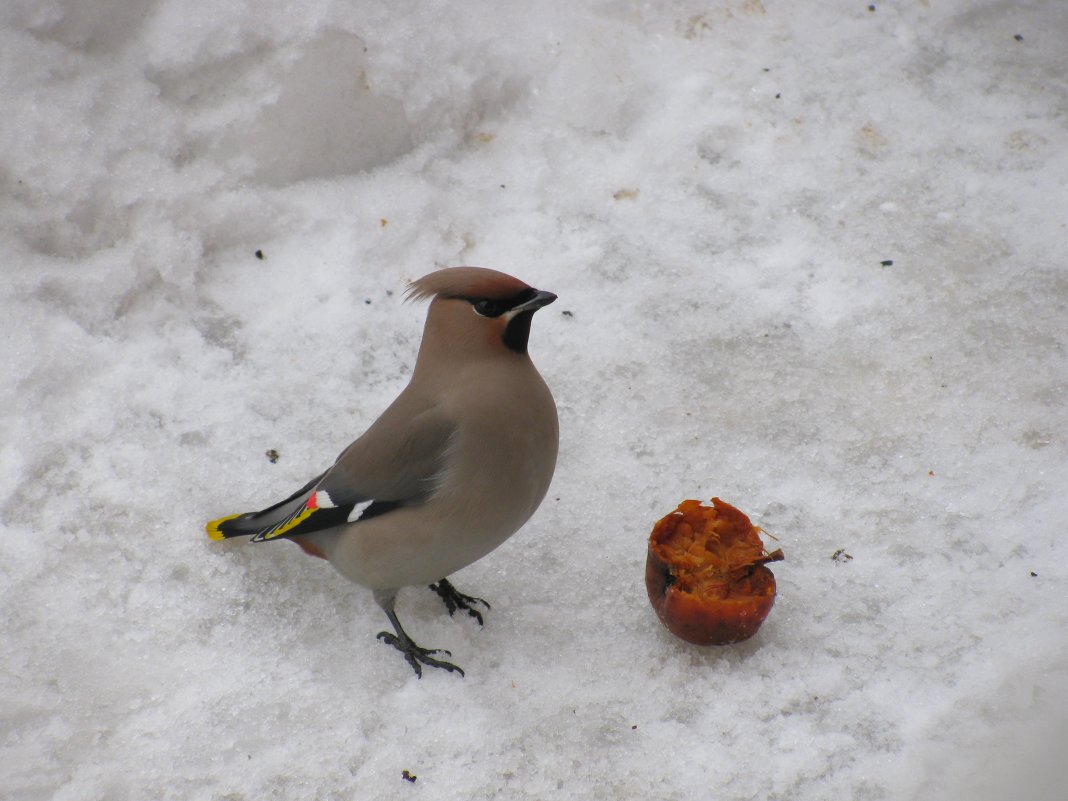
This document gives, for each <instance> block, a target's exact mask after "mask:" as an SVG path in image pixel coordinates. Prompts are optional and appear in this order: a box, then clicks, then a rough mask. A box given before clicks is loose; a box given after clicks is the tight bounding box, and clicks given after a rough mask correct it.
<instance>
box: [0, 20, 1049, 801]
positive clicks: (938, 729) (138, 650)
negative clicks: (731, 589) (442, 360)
mask: <svg viewBox="0 0 1068 801" xmlns="http://www.w3.org/2000/svg"><path fill="white" fill-rule="evenodd" d="M1066 41H1068V4H1065V3H1063V2H1061V0H1036V1H1035V2H1017V1H1016V0H1002V1H1001V2H983V1H982V0H970V1H967V0H897V1H896V2H886V1H885V0H876V2H875V4H874V6H872V7H871V8H869V6H868V4H867V3H866V2H849V3H846V2H817V0H794V1H793V2H779V1H778V0H763V2H760V0H748V1H747V2H742V0H730V1H729V2H715V1H714V0H713V2H704V3H700V2H695V1H692V0H687V1H686V2H675V3H665V2H659V3H657V2H652V3H640V4H631V3H623V2H619V3H611V2H602V3H597V4H594V3H586V4H581V3H574V2H559V3H545V2H539V3H522V4H520V3H515V4H505V3H500V2H488V0H487V1H478V2H465V3H445V2H428V3H411V2H408V3H384V2H343V0H309V1H308V2H303V3H300V4H299V6H298V4H294V3H290V2H264V1H263V0H256V1H255V2H246V1H245V0H211V2H201V3H193V4H191V3H187V2H178V0H155V1H154V2H136V1H135V0H100V2H95V3H84V2H78V0H5V2H4V4H3V7H2V9H0V111H2V115H0V268H2V270H3V281H2V282H0V302H2V304H3V305H2V308H3V317H2V320H0V337H2V347H3V354H4V355H3V378H2V379H0V400H2V404H0V442H2V449H0V520H2V536H0V591H2V603H3V610H4V612H3V617H2V622H0V636H2V645H0V796H2V797H3V798H4V799H6V800H7V801H25V800H29V799H33V800H35V801H36V799H57V801H74V800H80V799H109V800H116V801H122V800H124V799H129V801H144V799H219V800H220V801H222V800H223V799H225V800H226V801H239V800H242V799H247V801H261V800H262V799H364V798H367V799H372V798H423V799H486V798H501V799H545V798H589V799H679V801H682V800H683V799H685V800H686V801H690V800H691V799H706V798H707V799H713V798H714V799H718V800H720V801H733V800H734V799H762V800H763V801H772V800H775V799H780V800H785V799H790V800H791V801H793V800H794V799H797V800H802V799H803V800H805V801H823V800H824V799H857V800H861V799H917V800H919V799H924V801H926V800H927V799H936V800H937V799H968V801H985V800H987V799H989V801H997V800H998V799H1013V800H1014V801H1017V800H1019V799H1023V800H1024V801H1038V800H1041V801H1053V800H1054V799H1061V798H1063V795H1062V794H1061V793H1062V792H1063V787H1064V785H1065V782H1066V781H1068V767H1066V760H1065V759H1064V757H1065V752H1066V748H1068V747H1066V746H1065V742H1066V738H1068V629H1066V627H1068V539H1066V538H1065V530H1064V529H1065V524H1066V521H1068V492H1066V491H1065V490H1066V488H1068V411H1066V398H1068V358H1066V356H1068V352H1066V351H1068V257H1066V255H1065V254H1066V250H1068V226H1066V222H1068V212H1066V211H1065V209H1068V155H1066V154H1068V74H1066V71H1065V56H1064V52H1065V42H1066ZM257 250H259V251H261V253H262V255H263V258H262V259H259V258H257V257H256V255H255V253H256V251H257ZM891 262H892V263H891ZM457 264H478V265H483V266H487V267H496V268H498V269H502V270H505V271H507V272H510V273H513V274H515V275H518V276H520V277H521V278H523V279H525V280H527V281H529V282H530V283H532V284H535V285H536V286H538V287H541V288H545V289H550V290H552V291H554V292H557V293H558V294H559V295H560V301H558V303H557V304H555V305H554V306H551V307H549V308H548V309H546V310H545V311H543V312H541V313H539V314H538V315H537V318H536V319H535V325H534V331H533V336H532V346H531V351H532V355H533V357H534V359H535V362H536V363H537V364H538V365H539V367H540V368H541V370H542V372H543V374H544V375H545V377H546V379H547V381H548V383H549V384H550V386H551V387H552V388H553V391H554V393H555V395H556V398H557V401H558V404H559V408H560V415H561V426H562V443H561V458H560V463H559V466H558V469H557V472H556V477H555V480H554V484H553V488H552V489H551V490H550V495H549V497H548V499H547V500H546V503H545V504H544V506H543V507H542V509H541V510H540V511H539V513H538V514H537V515H536V516H535V518H534V519H533V520H532V521H531V523H530V524H528V525H527V527H526V528H525V529H524V530H523V531H521V532H520V533H519V534H518V535H517V536H515V537H514V538H513V539H512V540H510V541H509V542H508V543H507V544H506V545H505V546H503V547H502V548H500V549H499V550H498V551H496V552H494V553H493V554H492V555H491V556H489V557H488V558H486V559H484V560H483V561H482V562H480V563H477V564H475V565H473V566H471V567H470V568H468V569H466V570H464V571H463V572H462V573H460V574H458V575H457V576H455V582H456V584H457V586H458V587H460V588H461V589H464V590H467V591H469V592H473V593H475V594H478V595H483V596H485V597H486V598H488V599H489V600H490V601H491V602H492V603H493V610H492V612H491V613H490V614H489V615H488V619H487V625H486V627H485V628H484V629H482V630H479V629H478V627H477V626H476V625H475V624H474V623H473V621H470V620H468V619H460V618H459V617H458V618H456V619H449V618H448V617H447V616H446V615H445V614H444V612H443V609H442V608H441V606H440V604H439V602H438V600H437V599H436V598H435V597H434V596H433V595H432V594H431V593H429V592H428V591H426V590H420V589H411V590H406V591H405V592H403V593H402V594H401V597H400V605H399V609H400V612H401V616H402V619H403V620H405V621H406V623H407V625H408V628H409V630H411V631H412V632H413V634H414V635H416V638H417V639H418V640H419V641H420V642H422V643H424V644H426V645H434V646H441V647H446V648H449V649H451V650H452V652H453V656H454V659H455V661H457V662H458V663H459V664H460V665H462V666H463V667H464V668H465V669H466V670H467V672H468V673H467V677H466V678H464V679H460V678H458V677H457V676H455V675H448V674H445V673H441V672H434V673H432V674H429V675H427V676H425V677H424V678H423V680H422V681H418V680H416V679H415V677H414V675H413V674H412V673H411V671H410V670H409V669H408V667H407V666H406V665H405V664H404V662H403V661H402V660H401V659H400V658H399V657H398V655H397V654H396V653H395V652H393V651H391V650H390V649H387V648H385V647H383V646H382V645H381V644H379V643H378V642H377V641H376V640H375V634H376V632H378V631H379V630H380V629H382V628H383V627H384V626H385V624H386V621H385V619H384V617H383V616H382V615H381V613H380V611H379V610H378V609H377V607H375V605H374V603H373V601H372V599H371V597H370V594H369V593H368V592H366V591H365V590H361V589H360V588H357V587H354V586H351V585H348V584H346V583H345V582H344V581H343V580H342V579H341V578H340V577H338V576H337V575H336V574H335V573H334V572H333V571H332V570H331V569H330V568H329V567H328V566H327V565H325V564H324V563H322V562H320V561H318V560H312V559H308V558H306V557H305V556H303V554H301V553H300V551H299V550H298V549H297V548H295V547H293V546H291V545H289V544H277V545H271V546H267V545H264V546H256V547H253V546H249V545H247V544H244V543H242V542H227V543H224V544H214V543H211V542H210V541H209V540H208V539H207V538H206V537H205V536H204V534H203V524H204V521H205V520H207V519H209V518H211V517H214V516H219V515H222V514H225V513H231V512H237V511H242V510H244V509H248V508H255V507H257V506H262V505H264V504H266V503H267V502H270V501H272V500H275V499H277V498H278V497H279V496H280V495H282V494H286V493H288V492H290V491H292V490H293V489H295V488H296V487H297V486H299V485H300V484H302V483H303V482H304V481H305V480H306V479H307V478H309V477H310V476H311V475H313V474H314V473H316V472H317V471H319V470H321V469H322V468H323V467H324V466H326V465H327V464H329V463H330V461H331V460H332V459H333V458H334V456H335V455H336V454H337V452H338V451H339V450H340V449H341V448H342V447H343V446H344V445H345V444H347V443H348V442H349V441H350V440H351V439H352V438H354V437H355V436H356V435H357V434H359V433H360V432H361V431H362V430H363V428H364V427H365V426H366V425H367V424H368V423H369V422H370V421H371V420H373V419H374V418H375V416H377V414H378V413H379V412H380V411H381V410H382V409H383V408H384V407H385V405H386V404H387V403H388V402H389V401H390V400H391V399H392V398H393V396H394V395H395V394H396V393H397V392H398V391H399V390H400V389H401V387H402V386H403V385H404V383H405V381H406V380H407V376H408V373H409V370H410V368H411V366H412V361H413V358H414V354H415V349H416V346H417V343H418V339H419V335H420V330H421V324H422V316H423V313H424V308H423V307H421V306H419V305H414V304H403V303H402V302H401V292H402V290H403V288H404V285H405V282H406V281H408V280H410V279H412V278H416V277H418V276H420V275H422V274H424V273H426V272H429V271H430V270H431V269H434V268H435V267H438V266H448V265H457ZM268 449H275V450H277V451H278V454H279V458H278V460H277V462H276V463H272V462H271V461H270V460H268V458H267V457H266V455H265V452H266V451H267V450H268ZM712 495H719V496H721V497H723V498H724V499H726V500H728V501H730V502H732V503H734V504H736V505H738V506H739V507H741V508H742V509H744V510H745V511H747V512H748V513H749V514H750V515H751V516H752V517H753V519H754V522H756V523H757V524H758V525H761V526H763V527H764V528H766V529H768V530H769V531H771V532H772V533H774V534H775V535H776V536H777V537H778V538H779V545H780V546H781V547H782V548H783V549H784V550H785V551H786V556H787V561H786V562H784V563H782V564H779V565H776V566H775V573H776V576H777V578H778V582H779V597H778V601H777V604H776V606H775V609H774V610H773V611H772V614H771V616H770V618H769V619H768V621H767V623H766V624H765V626H764V628H763V629H762V630H761V631H760V633H759V634H758V635H757V636H756V637H755V638H754V639H753V640H751V641H749V642H747V643H745V644H742V645H738V646H734V647H727V648H711V649H700V648H697V647H692V646H688V645H686V644H685V643H682V642H680V641H677V640H675V639H673V638H672V636H671V635H670V634H669V633H668V632H667V631H666V630H664V629H663V628H661V627H660V625H659V624H658V622H657V620H656V618H655V616H654V615H653V612H652V610H651V608H650V607H649V604H648V601H647V599H646V596H645V588H644V585H643V568H644V560H645V541H646V537H647V535H648V532H649V529H650V527H651V525H652V523H653V522H654V521H655V520H656V519H657V518H659V517H660V516H661V515H663V514H664V513H666V512H667V511H669V510H671V509H672V508H673V507H674V506H675V504H676V503H677V502H678V501H680V500H682V499H683V498H689V497H694V498H699V499H704V500H707V499H708V498H710V497H711V496H712ZM838 549H845V551H846V552H848V553H849V554H850V555H851V556H852V557H853V558H852V560H851V561H835V560H832V558H831V556H832V554H833V553H835V551H837V550H838ZM842 558H843V559H844V557H842ZM404 770H408V771H410V772H411V773H412V774H414V775H415V776H416V777H417V780H416V781H415V782H414V783H411V782H407V781H405V780H404V778H403V777H402V771H404Z"/></svg>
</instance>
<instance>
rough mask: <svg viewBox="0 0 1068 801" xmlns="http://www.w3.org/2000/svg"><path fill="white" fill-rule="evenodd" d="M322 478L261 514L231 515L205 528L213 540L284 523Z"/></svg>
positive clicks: (301, 505) (313, 480) (210, 523)
mask: <svg viewBox="0 0 1068 801" xmlns="http://www.w3.org/2000/svg"><path fill="white" fill-rule="evenodd" d="M321 478H322V476H316V477H315V478H313V479H312V480H311V481H309V482H308V483H307V484H305V485H304V486H303V487H301V488H300V489H299V490H297V491H296V492H294V493H293V494H292V495H290V496H289V497H288V498H286V499H285V500H284V501H281V502H279V503H276V504H275V505H274V506H269V507H267V508H266V509H263V510H261V511H259V512H245V513H244V514H236V515H229V516H227V517H220V518H219V519H218V520H212V521H210V522H209V523H208V525H207V526H206V527H205V529H206V531H207V532H208V536H209V537H211V538H212V539H213V540H224V539H228V538H230V537H248V536H252V535H256V534H259V533H260V532H262V531H266V530H268V529H271V528H273V527H275V526H277V525H279V524H281V523H284V522H285V521H286V520H288V519H289V518H291V517H292V516H293V513H294V512H296V511H298V510H300V509H301V508H302V507H303V506H304V503H305V502H306V501H307V500H308V496H309V495H310V494H311V492H312V490H313V489H314V488H315V485H316V484H318V483H319V479H321Z"/></svg>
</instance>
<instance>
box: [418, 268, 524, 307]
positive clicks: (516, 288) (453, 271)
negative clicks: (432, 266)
mask: <svg viewBox="0 0 1068 801" xmlns="http://www.w3.org/2000/svg"><path fill="white" fill-rule="evenodd" d="M526 289H530V287H529V286H527V285H526V284H524V283H523V282H522V281H520V280H519V279H518V278H513V277H512V276H510V275H508V274H507V273H502V272H499V271H497V270H489V269H486V268H485V267H449V268H446V269H444V270H438V271H437V272H433V273H430V274H429V275H424V276H423V277H422V278H419V279H417V280H415V281H412V282H411V283H410V284H408V289H407V295H408V299H409V300H426V299H428V298H433V297H436V296H438V295H440V296H442V297H446V298H468V299H470V298H488V299H490V300H503V299H506V298H512V297H515V296H516V295H518V294H519V293H520V292H522V291H523V290H526Z"/></svg>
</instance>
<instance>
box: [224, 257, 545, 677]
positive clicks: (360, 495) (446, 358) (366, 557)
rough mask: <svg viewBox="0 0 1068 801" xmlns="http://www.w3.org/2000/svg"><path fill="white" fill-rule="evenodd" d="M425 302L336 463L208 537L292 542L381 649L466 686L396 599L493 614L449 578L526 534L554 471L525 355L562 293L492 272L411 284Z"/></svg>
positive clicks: (440, 274) (447, 273)
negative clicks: (422, 592) (390, 383)
mask: <svg viewBox="0 0 1068 801" xmlns="http://www.w3.org/2000/svg"><path fill="white" fill-rule="evenodd" d="M406 295H407V298H408V299H409V300H414V301H422V300H428V301H430V304H429V307H428V309H427V315H426V322H425V324H424V327H423V335H422V340H421V341H420V344H419V350H418V353H417V356H416V361H415V367H414V368H413V370H412V374H411V378H410V380H409V382H408V384H407V386H406V387H405V388H404V389H403V390H402V391H401V393H400V395H398V396H397V398H396V399H395V400H394V401H393V403H392V404H390V405H389V406H388V407H387V408H386V410H385V411H384V412H383V413H382V414H381V416H380V417H378V419H377V420H375V421H374V423H372V424H371V426H370V427H369V428H368V429H367V430H366V431H365V432H364V433H363V434H362V435H361V436H360V437H359V438H357V439H356V440H355V441H354V442H353V443H352V444H350V445H349V446H348V447H347V448H345V449H344V450H343V451H342V453H341V455H340V456H338V458H337V459H336V461H335V462H334V463H333V465H332V466H331V467H329V468H328V469H327V470H326V471H325V472H323V473H322V474H320V475H319V476H317V477H315V478H313V479H312V480H311V481H309V482H308V483H307V484H305V485H304V486H303V487H301V488H300V489H299V490H297V491H296V492H295V493H293V494H292V495H290V496H289V497H288V498H286V499H285V500H283V501H280V502H278V503H275V504H274V505H272V506H269V507H267V508H265V509H263V510H261V511H258V512H246V513H243V514H234V515H228V516H226V517H222V518H219V519H217V520H212V521H210V522H209V523H208V524H207V526H206V529H207V533H208V536H209V537H210V538H211V539H213V540H222V539H228V538H231V537H240V536H251V537H252V542H256V543H262V542H271V541H275V540H282V539H289V540H292V541H294V542H295V543H296V544H297V545H299V546H300V547H301V548H302V549H303V550H304V551H305V553H308V554H309V555H311V556H318V557H321V558H323V559H326V560H327V561H329V562H330V564H331V565H332V566H333V567H334V569H335V570H337V572H338V573H340V574H341V575H342V576H344V577H345V578H346V579H348V580H350V581H352V582H354V583H356V584H358V585H361V586H363V587H366V588H368V589H370V590H371V591H372V592H373V595H374V599H375V601H376V603H377V604H378V606H379V607H381V609H382V611H383V612H385V615H386V618H387V619H388V620H389V622H390V624H391V626H392V627H393V631H392V632H389V631H381V632H379V634H378V639H380V640H382V641H383V642H385V643H386V644H388V645H392V646H393V647H394V648H396V649H397V650H398V651H400V652H401V654H403V656H404V658H405V660H406V661H407V663H408V664H409V665H410V666H411V668H412V670H414V671H415V674H416V676H417V677H419V678H422V675H423V671H422V666H423V665H425V666H428V667H434V668H441V669H444V670H446V671H449V672H455V673H458V674H459V675H461V676H463V675H464V671H463V670H462V669H461V668H460V667H459V666H457V665H455V664H454V663H452V662H449V661H446V659H445V658H442V657H448V658H451V656H452V654H451V653H450V652H449V651H446V650H444V649H434V648H423V647H421V646H419V645H417V644H416V643H415V642H414V641H413V640H412V638H411V637H410V636H409V635H408V633H407V632H405V630H404V628H403V627H402V626H401V623H400V620H399V619H398V617H397V611H396V598H397V593H398V591H399V590H400V589H401V588H403V587H409V586H419V585H427V586H429V587H430V589H431V590H433V591H434V592H436V593H437V594H438V595H439V596H440V598H441V600H442V601H443V603H444V604H445V607H446V609H447V610H448V613H449V615H450V616H452V614H453V613H454V612H456V611H457V610H464V611H466V612H467V613H468V614H469V615H470V616H471V617H473V618H475V620H477V622H478V623H479V625H482V623H483V618H482V613H481V612H480V611H479V609H478V608H477V607H480V606H481V607H484V608H485V609H486V610H487V611H488V610H489V608H490V605H489V604H488V603H487V602H486V601H485V600H483V599H481V598H478V597H475V596H472V595H467V594H465V593H462V592H460V591H459V590H457V589H456V588H455V587H454V586H453V585H452V583H451V582H450V581H449V580H448V577H449V576H450V575H451V574H452V573H455V572H456V571H457V570H460V569H461V568H463V567H466V566H467V565H470V564H471V563H473V562H475V561H477V560H479V559H481V558H482V557H483V556H485V555H486V554H488V553H489V552H490V551H492V550H493V549H494V548H496V547H497V546H499V545H500V544H501V543H503V542H504V541H505V540H507V539H508V538H509V537H511V536H512V535H513V534H514V533H515V532H516V531H518V530H519V529H520V528H521V527H522V526H523V525H524V524H525V523H526V522H527V521H528V520H529V519H530V518H531V516H532V515H533V514H534V512H535V511H536V510H537V508H538V507H539V506H540V504H541V502H542V500H543V499H544V498H545V495H546V493H547V492H548V489H549V484H550V482H551V480H552V477H553V473H554V471H555V469H556V458H557V452H558V449H559V439H560V428H559V421H558V417H557V410H556V402H555V401H554V399H553V396H552V393H551V392H550V390H549V387H548V386H547V384H546V383H545V380H544V379H543V378H542V376H541V374H540V373H539V372H538V370H537V368H535V366H534V364H533V362H532V361H531V359H530V355H529V353H528V352H527V344H528V340H529V337H530V327H531V319H532V317H533V315H534V313H535V312H536V311H537V310H538V309H540V308H542V307H544V306H547V305H549V304H550V303H552V302H553V301H555V300H556V299H557V296H556V295H554V294H553V293H552V292H546V291H543V290H538V289H535V288H533V287H531V286H529V285H528V284H526V283H524V282H523V281H521V280H519V279H518V278H514V277H512V276H511V275H508V274H506V273H503V272H499V271H497V270H491V269H487V268H484V267H449V268H445V269H441V270H437V271H435V272H432V273H430V274H428V275H425V276H423V277H422V278H419V279H418V280H416V281H413V282H411V283H410V284H409V285H408V287H407V291H406Z"/></svg>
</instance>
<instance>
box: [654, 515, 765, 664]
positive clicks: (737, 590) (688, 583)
mask: <svg viewBox="0 0 1068 801" xmlns="http://www.w3.org/2000/svg"><path fill="white" fill-rule="evenodd" d="M782 558H783V557H782V551H775V552H773V553H771V554H769V553H767V552H766V551H765V550H764V543H763V542H762V541H761V539H760V529H759V528H757V527H756V526H754V525H753V524H752V523H751V522H750V520H749V518H748V517H746V515H745V514H744V513H743V512H741V511H739V510H738V509H736V508H735V507H733V506H731V505H730V504H728V503H726V502H724V501H721V500H720V499H719V498H713V499H712V506H704V505H702V504H701V503H700V502H699V501H683V502H682V503H680V504H679V507H678V509H676V510H675V511H674V512H672V513H671V514H669V515H667V516H666V517H664V518H662V519H661V520H660V521H658V522H657V524H656V525H655V526H654V527H653V532H652V534H651V535H650V536H649V552H648V557H647V560H646V565H645V586H646V589H647V590H648V592H649V600H650V601H651V602H652V604H653V609H655V610H656V614H657V617H659V618H660V622H662V623H663V624H664V625H665V626H666V627H667V628H668V630H669V631H671V633H672V634H674V635H676V636H677V637H681V638H682V639H683V640H686V641H687V642H691V643H695V644H696V645H726V644H728V643H733V642H741V641H742V640H746V639H748V638H749V637H752V636H753V635H754V634H756V632H757V629H759V628H760V624H761V623H763V622H764V618H766V617H767V616H768V612H770V611H771V607H772V604H774V602H775V577H774V576H773V575H772V573H771V571H770V570H768V569H767V567H765V566H764V565H765V563H767V562H774V561H778V560H780V559H782Z"/></svg>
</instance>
